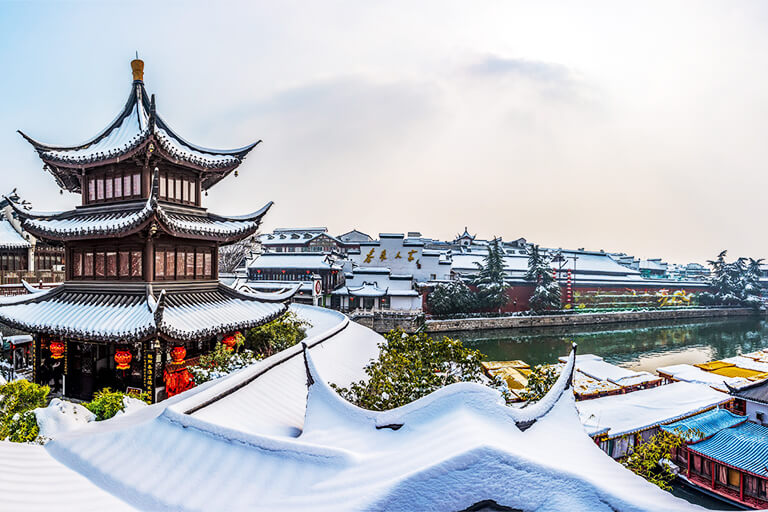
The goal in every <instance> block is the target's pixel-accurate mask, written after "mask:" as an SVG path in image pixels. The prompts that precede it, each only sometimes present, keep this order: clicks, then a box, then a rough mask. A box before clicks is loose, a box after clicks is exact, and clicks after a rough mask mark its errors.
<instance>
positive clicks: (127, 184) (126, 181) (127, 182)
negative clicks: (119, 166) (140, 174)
mask: <svg viewBox="0 0 768 512" xmlns="http://www.w3.org/2000/svg"><path fill="white" fill-rule="evenodd" d="M123 191H124V193H125V197H131V196H132V195H134V194H133V192H131V177H130V176H129V175H128V174H126V175H125V176H123Z"/></svg>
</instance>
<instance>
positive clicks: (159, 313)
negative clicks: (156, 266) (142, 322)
mask: <svg viewBox="0 0 768 512" xmlns="http://www.w3.org/2000/svg"><path fill="white" fill-rule="evenodd" d="M165 298H166V294H165V288H163V289H162V290H160V295H158V296H157V302H156V303H155V310H154V311H153V312H152V315H153V316H154V319H155V329H157V331H159V330H160V324H162V323H163V312H164V311H165Z"/></svg>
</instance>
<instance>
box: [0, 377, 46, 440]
mask: <svg viewBox="0 0 768 512" xmlns="http://www.w3.org/2000/svg"><path fill="white" fill-rule="evenodd" d="M50 391H51V388H49V387H48V386H40V385H39V384H33V383H32V382H29V381H26V380H15V381H13V382H9V383H7V384H3V385H2V386H0V439H6V438H7V439H10V440H11V441H15V440H16V439H20V441H17V442H24V441H32V440H34V439H35V438H36V437H37V434H38V430H37V422H36V421H35V415H34V414H33V413H31V411H32V410H33V409H37V408H38V407H45V406H46V404H47V403H48V393H50ZM27 413H30V414H29V415H28V414H27ZM30 415H31V419H30ZM30 437H31V438H30Z"/></svg>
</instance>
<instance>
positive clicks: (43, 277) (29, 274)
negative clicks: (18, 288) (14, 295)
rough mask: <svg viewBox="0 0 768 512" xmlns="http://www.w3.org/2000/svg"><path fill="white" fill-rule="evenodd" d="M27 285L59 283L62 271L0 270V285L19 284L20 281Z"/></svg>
mask: <svg viewBox="0 0 768 512" xmlns="http://www.w3.org/2000/svg"><path fill="white" fill-rule="evenodd" d="M22 279H23V280H24V281H26V282H28V283H29V284H39V283H40V282H41V281H42V282H43V283H61V282H62V281H64V271H62V270H34V271H29V270H0V285H3V284H21V280H22Z"/></svg>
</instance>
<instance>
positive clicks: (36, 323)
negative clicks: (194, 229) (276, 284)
mask: <svg viewBox="0 0 768 512" xmlns="http://www.w3.org/2000/svg"><path fill="white" fill-rule="evenodd" d="M171 288H172V287H169V289H171ZM13 299H14V300H7V301H6V300H3V301H0V321H2V322H3V323H5V324H7V325H10V326H12V327H16V328H18V329H22V330H25V331H30V332H36V333H45V334H50V335H54V336H62V337H66V338H77V339H82V340H95V341H110V342H129V341H141V340H144V339H148V338H151V337H153V336H156V335H163V336H165V337H167V338H171V339H176V340H199V339H207V338H211V337H213V336H217V335H219V334H224V333H228V332H233V331H237V330H241V329H250V328H252V327H257V326H259V325H261V324H264V323H266V322H269V321H270V320H273V319H274V318H276V317H278V316H280V315H281V314H283V313H284V312H285V311H286V310H287V305H286V304H285V301H287V300H289V299H290V297H286V296H285V295H284V294H281V295H280V296H279V299H280V300H279V301H278V302H270V301H268V300H260V299H259V298H257V297H254V296H251V295H248V294H245V293H238V292H236V291H234V290H232V289H231V288H229V287H227V286H224V285H222V284H219V283H215V284H213V285H210V286H204V287H199V286H198V287H196V288H195V289H192V290H178V291H170V293H163V292H162V291H161V293H160V294H159V295H158V299H155V297H154V296H153V295H152V291H151V289H149V290H147V289H146V288H143V287H141V286H139V287H137V286H133V287H131V288H130V289H126V287H125V284H124V283H122V284H104V285H101V286H100V287H99V286H93V285H91V284H88V285H83V286H79V285H78V284H74V283H65V284H63V285H60V286H59V287H57V288H55V289H53V290H51V291H48V292H42V293H35V294H31V295H30V296H28V297H26V298H24V297H14V298H13Z"/></svg>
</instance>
